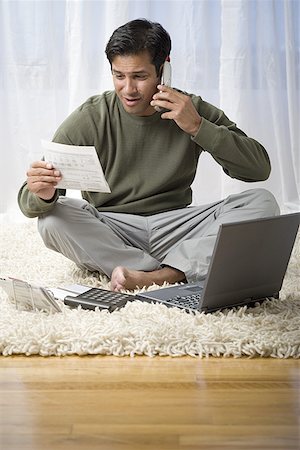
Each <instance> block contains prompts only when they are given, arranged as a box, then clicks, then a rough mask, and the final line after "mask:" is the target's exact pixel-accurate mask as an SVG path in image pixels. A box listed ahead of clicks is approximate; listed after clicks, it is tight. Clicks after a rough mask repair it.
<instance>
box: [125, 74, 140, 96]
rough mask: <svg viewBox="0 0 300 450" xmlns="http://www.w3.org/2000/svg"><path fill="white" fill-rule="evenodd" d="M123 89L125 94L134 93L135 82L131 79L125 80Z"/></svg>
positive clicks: (135, 89)
mask: <svg viewBox="0 0 300 450" xmlns="http://www.w3.org/2000/svg"><path fill="white" fill-rule="evenodd" d="M124 89H125V91H126V93H127V94H130V93H134V92H136V91H137V87H136V82H135V81H134V80H133V79H132V78H126V79H125V85H124Z"/></svg>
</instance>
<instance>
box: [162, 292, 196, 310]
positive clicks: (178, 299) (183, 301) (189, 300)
mask: <svg viewBox="0 0 300 450" xmlns="http://www.w3.org/2000/svg"><path fill="white" fill-rule="evenodd" d="M201 297H202V296H201V293H200V294H192V295H186V296H184V297H182V296H181V295H176V296H175V297H171V298H169V299H168V300H166V301H165V303H167V304H169V305H172V306H177V307H179V308H187V309H199V306H200V305H201V303H202V299H201Z"/></svg>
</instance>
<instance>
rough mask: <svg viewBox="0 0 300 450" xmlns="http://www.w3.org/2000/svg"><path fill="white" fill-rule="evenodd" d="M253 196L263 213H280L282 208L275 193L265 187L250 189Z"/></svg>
mask: <svg viewBox="0 0 300 450" xmlns="http://www.w3.org/2000/svg"><path fill="white" fill-rule="evenodd" d="M249 192H250V193H251V194H252V196H253V203H254V205H255V206H256V207H257V208H258V209H259V210H261V211H262V212H263V215H264V216H266V217H268V216H277V215H279V214H280V208H279V206H278V203H277V201H276V199H275V197H274V195H273V194H272V193H271V192H270V191H268V190H267V189H264V188H258V189H252V190H250V191H249Z"/></svg>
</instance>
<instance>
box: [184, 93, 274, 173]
mask: <svg viewBox="0 0 300 450" xmlns="http://www.w3.org/2000/svg"><path fill="white" fill-rule="evenodd" d="M193 102H194V104H195V106H196V109H197V110H198V112H199V114H200V115H201V117H202V121H201V124H200V127H199V130H198V132H197V134H196V135H195V136H194V137H193V138H192V139H193V140H194V142H195V143H196V144H197V145H199V146H200V147H201V148H202V149H203V150H204V151H206V152H208V153H210V154H211V156H212V157H213V158H214V159H215V161H216V162H217V163H218V164H220V165H221V166H222V168H223V170H224V172H225V173H226V174H227V175H229V176H230V177H232V178H236V179H238V180H242V181H247V182H251V181H264V180H266V179H267V178H268V177H269V175H270V171H271V164H270V159H269V156H268V153H267V151H266V149H265V148H264V147H263V146H262V145H261V144H260V143H259V142H257V141H256V140H255V139H253V138H250V137H248V136H247V135H246V134H245V133H244V132H243V131H242V130H240V129H239V128H238V127H237V126H236V124H235V123H234V122H232V121H231V120H229V119H228V117H227V116H226V115H225V114H224V112H223V111H221V110H220V109H218V108H216V107H215V106H213V105H210V104H209V103H207V102H204V101H203V100H202V99H201V98H200V97H196V98H195V97H194V98H193Z"/></svg>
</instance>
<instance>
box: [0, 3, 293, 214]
mask: <svg viewBox="0 0 300 450" xmlns="http://www.w3.org/2000/svg"><path fill="white" fill-rule="evenodd" d="M140 17H145V18H147V19H150V20H153V21H158V22H160V23H161V24H162V25H163V26H164V27H165V28H166V29H167V30H168V31H169V33H170V35H171V37H172V52H171V63H172V66H173V80H172V84H173V86H174V87H178V88H180V89H182V90H185V91H187V92H193V93H195V94H198V95H201V96H202V97H203V98H204V99H205V100H207V101H209V102H211V103H213V104H215V105H216V106H219V107H220V108H221V109H223V110H224V111H225V113H226V114H227V115H228V116H229V117H230V119H232V120H233V121H235V122H236V123H237V125H238V126H239V128H241V129H243V130H244V131H245V132H246V133H247V134H248V135H250V136H251V137H254V138H255V139H257V140H258V141H260V142H261V143H262V144H263V145H264V146H265V147H266V148H267V150H268V152H269V155H270V158H271V163H272V174H271V176H270V178H269V180H267V181H266V182H263V183H255V184H250V183H242V182H239V181H237V180H233V179H231V178H229V177H227V176H226V175H225V174H223V172H222V170H221V168H220V167H219V166H217V165H216V163H215V162H214V161H213V159H212V158H211V157H210V156H209V155H207V154H202V156H201V158H200V163H199V170H198V173H197V176H196V179H195V181H194V186H193V187H194V203H195V204H199V203H208V202H211V201H214V200H215V199H219V198H222V197H224V196H226V195H228V194H230V193H234V192H239V191H241V190H245V189H248V188H252V187H254V186H256V187H257V186H264V187H266V188H268V189H270V190H271V191H272V192H273V193H274V194H275V196H276V198H277V200H278V202H279V203H280V205H281V208H282V211H283V212H286V211H296V210H300V205H299V197H300V187H299V178H300V151H299V141H300V139H299V128H300V127H299V123H300V122H299V104H300V101H299V85H300V82H299V73H300V67H299V64H300V63H299V54H300V51H299V46H300V37H299V23H300V2H299V1H298V0H264V1H262V0H194V1H192V0H186V1H161V0H159V1H156V0H149V1H146V0H144V1H140V0H129V1H127V0H120V1H114V0H107V1H97V0H94V1H92V0H91V1H90V0H78V1H75V0H74V1H71V0H56V1H52V0H49V1H39V0H35V1H21V0H20V1H13V0H11V1H5V0H4V1H1V2H0V109H1V122H0V138H1V147H2V148H1V152H0V155H1V169H2V170H1V173H2V175H1V178H0V218H1V219H2V220H23V218H22V216H21V214H20V213H19V211H18V206H17V202H16V196H17V192H18V189H19V187H20V185H21V183H22V182H23V181H24V180H25V176H26V175H25V174H26V170H27V168H28V166H29V164H30V163H31V162H32V161H34V160H36V159H39V158H40V157H41V156H42V151H41V145H40V140H41V139H51V138H52V136H53V133H54V132H55V130H56V128H57V127H58V126H59V124H60V123H61V122H62V121H63V120H64V118H65V117H66V116H67V115H68V114H69V113H70V112H72V111H73V110H74V109H75V108H76V107H77V106H79V105H80V104H81V103H82V102H83V101H84V100H85V99H86V98H87V97H89V96H91V95H95V94H97V93H99V92H102V91H103V90H109V89H112V88H113V85H112V80H111V74H110V67H109V64H108V61H107V60H106V57H105V53H104V48H105V45H106V42H107V40H108V38H109V37H110V35H111V33H112V32H113V31H114V29H115V28H116V27H118V26H119V25H121V24H123V23H125V22H127V21H129V20H132V19H135V18H140Z"/></svg>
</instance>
